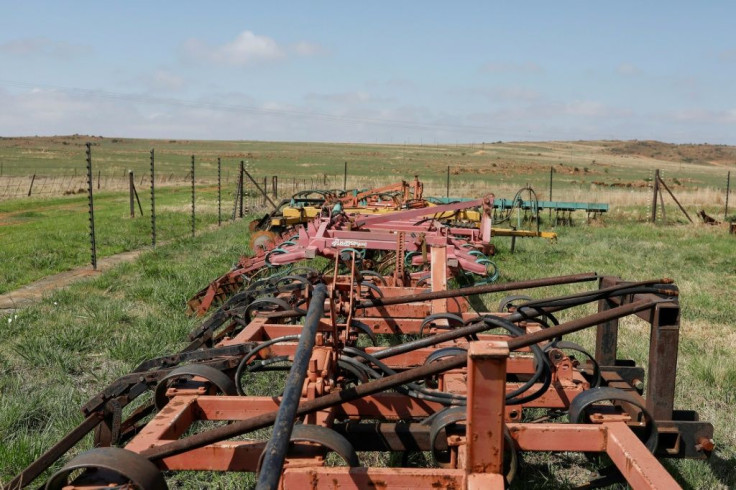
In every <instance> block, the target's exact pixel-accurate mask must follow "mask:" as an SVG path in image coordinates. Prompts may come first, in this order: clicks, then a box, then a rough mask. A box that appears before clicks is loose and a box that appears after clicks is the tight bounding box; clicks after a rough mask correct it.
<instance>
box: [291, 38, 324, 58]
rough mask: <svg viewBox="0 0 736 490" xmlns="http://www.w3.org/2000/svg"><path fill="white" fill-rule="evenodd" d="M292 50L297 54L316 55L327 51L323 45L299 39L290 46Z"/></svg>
mask: <svg viewBox="0 0 736 490" xmlns="http://www.w3.org/2000/svg"><path fill="white" fill-rule="evenodd" d="M292 50H293V51H294V52H295V53H296V54H298V55H299V56H317V55H321V54H325V53H326V52H327V50H326V49H325V48H324V46H322V45H320V44H316V43H310V42H307V41H299V42H298V43H296V44H294V45H293V46H292Z"/></svg>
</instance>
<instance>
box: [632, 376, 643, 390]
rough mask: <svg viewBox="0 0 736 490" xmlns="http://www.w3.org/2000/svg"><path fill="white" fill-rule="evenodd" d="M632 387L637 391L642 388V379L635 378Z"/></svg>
mask: <svg viewBox="0 0 736 490" xmlns="http://www.w3.org/2000/svg"><path fill="white" fill-rule="evenodd" d="M634 388H636V389H637V390H639V391H641V390H643V389H644V382H643V381H642V380H640V379H635V380H634Z"/></svg>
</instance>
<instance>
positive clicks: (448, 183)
mask: <svg viewBox="0 0 736 490" xmlns="http://www.w3.org/2000/svg"><path fill="white" fill-rule="evenodd" d="M445 197H447V198H449V197H450V166H449V165H448V166H447V196H445Z"/></svg>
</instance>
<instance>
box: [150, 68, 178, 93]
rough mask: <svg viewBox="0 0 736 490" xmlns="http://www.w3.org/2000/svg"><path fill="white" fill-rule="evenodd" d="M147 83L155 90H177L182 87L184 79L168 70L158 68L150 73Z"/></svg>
mask: <svg viewBox="0 0 736 490" xmlns="http://www.w3.org/2000/svg"><path fill="white" fill-rule="evenodd" d="M149 85H150V86H151V87H152V88H153V89H157V90H166V91H177V90H181V89H182V88H183V87H184V79H183V78H182V77H180V76H178V75H176V74H175V73H172V72H170V71H168V70H164V69H158V70H156V71H154V72H153V74H152V75H151V77H150V80H149Z"/></svg>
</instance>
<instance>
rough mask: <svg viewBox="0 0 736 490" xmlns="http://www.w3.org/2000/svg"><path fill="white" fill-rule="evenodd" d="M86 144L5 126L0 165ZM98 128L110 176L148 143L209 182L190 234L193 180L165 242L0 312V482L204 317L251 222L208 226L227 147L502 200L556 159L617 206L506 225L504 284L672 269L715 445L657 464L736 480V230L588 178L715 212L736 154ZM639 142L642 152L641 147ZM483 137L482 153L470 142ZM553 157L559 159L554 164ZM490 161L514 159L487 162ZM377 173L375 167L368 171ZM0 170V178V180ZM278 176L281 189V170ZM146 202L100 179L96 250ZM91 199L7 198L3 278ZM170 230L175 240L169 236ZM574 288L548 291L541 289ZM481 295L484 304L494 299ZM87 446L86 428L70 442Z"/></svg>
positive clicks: (146, 232) (66, 248)
mask: <svg viewBox="0 0 736 490" xmlns="http://www.w3.org/2000/svg"><path fill="white" fill-rule="evenodd" d="M85 141H86V139H85V138H82V137H78V138H72V137H68V138H61V137H60V138H38V139H35V138H29V139H24V140H19V139H0V162H2V167H3V175H5V176H7V175H9V172H11V171H12V172H17V173H15V174H12V175H15V176H16V177H19V176H27V175H29V174H28V172H37V173H38V174H39V175H41V172H42V171H41V170H39V169H44V170H43V171H44V172H48V173H52V172H54V171H55V170H56V171H58V172H61V171H62V170H63V171H64V172H65V174H64V175H66V172H68V171H69V169H72V168H77V169H78V171H79V172H80V173H81V172H83V171H84V157H83V152H84V146H83V145H84V142H85ZM64 142H66V144H64ZM94 142H95V143H99V144H98V145H97V146H95V147H93V151H94V152H95V162H98V163H99V164H100V165H101V166H102V165H103V162H104V167H102V168H104V169H107V170H108V171H109V172H111V174H112V173H113V172H114V173H115V175H117V174H118V173H121V174H122V172H124V171H125V170H126V169H127V168H134V169H135V170H136V172H137V174H138V172H141V174H142V173H144V172H145V171H146V169H147V165H148V160H147V159H148V150H149V149H150V148H151V147H156V148H157V155H158V158H159V159H158V161H159V162H160V165H161V167H160V168H161V169H162V170H161V172H162V173H163V172H164V170H163V169H164V168H165V165H170V167H166V169H167V170H166V171H167V172H169V173H172V174H174V173H175V174H176V175H181V176H184V175H185V174H186V172H187V170H188V165H189V155H190V154H191V153H192V152H196V153H197V155H198V156H197V159H198V161H201V162H202V165H203V167H202V170H201V172H200V171H199V170H198V172H197V175H198V176H201V177H202V179H203V182H202V183H200V185H199V186H198V190H197V193H198V196H199V197H198V199H197V216H198V219H199V220H200V221H198V223H197V229H198V236H197V237H196V238H194V239H191V238H188V235H189V234H190V226H191V225H190V222H189V207H188V206H189V199H190V194H189V192H190V190H189V189H188V188H187V187H186V185H181V186H173V185H172V186H169V187H165V188H162V189H161V190H160V194H158V196H159V197H158V200H157V209H158V210H159V230H160V232H159V242H160V243H163V242H166V241H169V243H163V244H162V245H161V246H159V247H158V248H157V249H156V250H149V251H147V252H145V253H144V254H143V255H142V256H141V257H140V258H139V259H138V260H137V261H135V262H133V263H129V264H124V265H120V266H118V267H117V268H115V269H114V270H112V271H110V272H107V273H105V274H103V275H101V276H99V277H97V278H95V279H93V280H89V281H86V282H83V283H78V284H75V285H73V286H72V287H70V288H69V289H67V290H64V291H59V292H56V293H54V294H52V295H50V296H49V297H48V298H46V299H45V300H44V301H43V302H41V303H40V304H38V305H36V306H32V307H29V308H26V309H23V310H21V311H19V312H17V313H15V314H14V315H13V316H11V317H7V318H0V325H2V329H3V333H4V334H5V335H4V337H5V341H4V342H2V343H1V344H0V483H1V482H7V481H9V479H10V478H12V477H13V476H14V475H15V474H17V473H18V472H19V471H20V470H21V469H22V468H23V467H24V466H26V465H27V464H28V463H29V462H31V461H32V460H33V459H34V458H36V457H37V456H38V455H40V454H41V453H42V452H43V451H44V450H46V449H48V448H49V447H50V446H51V445H52V444H53V443H54V442H56V441H57V440H58V439H59V438H60V437H62V436H63V435H64V434H65V433H66V432H67V431H68V430H70V429H71V428H72V427H73V426H75V425H76V424H77V423H78V422H79V421H81V419H82V417H81V414H80V413H79V410H78V409H79V407H80V406H81V405H82V404H83V403H84V402H86V401H87V400H88V399H89V398H90V397H91V396H93V395H94V394H95V393H97V392H98V391H99V390H100V389H101V388H103V387H104V386H106V385H107V384H108V383H109V382H111V381H112V380H114V379H115V378H116V377H118V376H120V375H122V374H126V373H128V372H130V370H131V369H132V368H133V367H135V365H136V364H138V363H139V362H140V361H142V360H144V359H148V358H151V357H155V356H159V355H163V354H165V353H174V352H176V351H178V350H180V349H181V348H182V347H183V346H184V345H185V343H184V339H185V337H186V333H187V332H188V331H189V329H190V328H191V327H192V326H193V325H194V323H195V322H197V321H196V320H193V319H191V318H189V317H187V316H186V315H185V314H184V310H185V301H186V299H187V298H188V297H190V296H191V295H192V294H193V293H194V292H196V291H197V290H198V289H199V288H201V287H202V286H204V285H205V284H206V283H208V282H209V281H210V280H211V279H213V278H214V277H215V276H217V275H219V274H220V273H222V272H224V271H225V270H227V269H229V267H230V266H231V265H232V263H233V262H235V261H236V260H237V258H238V256H239V255H240V254H242V253H244V252H246V251H247V250H246V247H247V246H246V244H247V241H248V231H247V220H245V221H236V222H235V223H233V224H232V225H229V226H225V227H222V228H221V229H218V230H214V229H213V228H212V227H211V225H213V224H214V223H216V221H217V214H216V213H217V207H216V206H217V203H216V197H215V191H214V190H213V187H212V185H211V183H209V184H208V183H206V182H204V180H207V179H210V182H211V178H212V177H213V176H214V174H213V173H212V172H211V167H205V166H204V165H205V163H204V162H207V161H209V162H216V158H217V156H218V155H219V156H221V157H222V158H223V161H225V159H227V162H228V165H230V167H229V168H230V169H231V172H232V171H234V169H235V168H236V167H235V162H237V161H239V160H240V159H248V160H249V161H250V162H253V165H254V168H255V170H253V173H254V174H255V175H257V176H265V175H275V174H279V175H281V176H284V175H288V176H290V178H294V179H297V178H301V179H305V180H306V179H321V177H320V176H321V175H322V174H324V173H328V172H330V173H329V174H328V175H332V176H333V177H332V182H338V184H339V186H340V187H341V185H342V168H343V167H342V166H343V162H344V161H346V160H348V161H349V174H350V175H349V177H350V180H349V181H348V185H349V186H358V185H361V184H364V183H365V184H367V183H369V182H373V181H376V182H377V183H388V182H392V181H395V180H398V179H400V178H405V179H409V178H411V177H412V175H413V173H414V172H415V171H416V172H418V173H419V174H420V177H421V178H422V179H423V180H426V181H427V182H428V188H430V190H434V191H435V192H433V193H435V194H436V193H442V194H444V182H445V181H444V179H445V172H446V167H447V165H452V166H453V167H452V168H453V169H459V170H458V173H454V170H453V175H452V179H453V180H452V185H453V190H454V192H453V194H455V195H459V196H463V195H471V196H472V195H475V196H477V195H478V194H479V193H480V192H482V191H483V190H484V189H485V190H488V189H491V190H493V191H494V192H496V195H498V196H499V197H512V196H513V191H514V190H515V189H516V188H517V186H521V185H523V184H525V183H527V182H529V183H532V184H533V185H535V187H537V188H538V189H539V193H540V194H544V197H546V190H547V187H545V186H546V185H547V184H546V183H545V182H546V179H548V178H549V167H550V165H554V166H555V168H556V169H557V173H555V188H554V189H555V190H558V189H559V190H560V193H559V194H558V195H555V198H557V199H561V200H562V199H565V200H580V201H595V200H599V201H601V202H611V203H612V205H613V209H612V212H611V213H609V215H608V216H605V217H604V218H603V219H601V220H599V221H595V222H593V223H591V224H590V225H588V224H585V223H584V222H583V220H581V219H578V220H576V223H577V224H576V226H573V227H560V228H558V229H557V230H556V231H557V232H558V233H559V240H558V242H557V243H548V242H547V241H544V240H533V239H523V240H520V241H519V242H518V243H517V251H516V253H515V254H511V253H510V252H509V243H508V241H507V239H498V241H497V243H498V248H499V254H498V256H497V259H496V260H497V263H498V264H499V267H500V269H501V278H500V281H513V280H521V279H530V278H537V277H543V276H553V275H558V274H569V273H575V272H585V271H591V270H595V271H597V272H599V273H601V274H613V275H620V276H622V277H624V278H625V279H632V280H643V279H650V278H656V277H665V276H666V277H672V278H673V279H674V280H675V281H676V284H677V285H678V286H679V287H680V290H681V304H682V328H681V339H680V357H679V361H678V366H677V368H678V388H677V400H676V407H677V408H683V409H693V410H697V411H698V412H699V413H700V415H701V419H702V420H708V421H711V422H712V423H713V424H714V425H715V427H716V438H715V439H716V444H717V449H716V451H715V452H714V454H713V457H712V458H711V459H710V461H708V462H697V461H668V462H666V466H667V467H668V469H669V470H670V471H671V472H672V473H673V475H674V476H675V477H676V479H677V480H678V481H679V482H680V483H681V484H682V485H683V486H684V487H685V488H694V489H700V488H734V487H736V435H735V434H736V409H735V408H734V406H736V405H735V404H736V327H734V325H735V324H736V315H735V314H734V310H733V292H734V291H736V253H735V251H736V237H734V236H733V235H728V233H727V232H726V230H725V228H723V227H707V226H704V225H689V224H688V225H685V224H670V225H668V226H664V225H651V224H648V223H645V222H644V221H645V220H646V218H647V217H648V208H647V206H648V201H649V199H650V196H651V191H650V190H648V189H646V187H631V188H628V187H616V188H608V187H607V186H603V185H600V184H595V183H594V182H597V181H604V180H606V181H610V182H623V183H626V182H645V179H646V178H647V177H648V176H651V172H652V170H653V169H654V168H664V169H665V172H666V173H665V178H667V179H670V180H669V181H670V182H674V180H673V179H674V178H675V175H677V177H676V178H677V179H678V181H679V182H680V184H679V185H673V187H674V191H675V192H676V193H677V196H678V197H679V198H680V200H681V201H682V202H683V203H684V204H685V206H686V208H687V209H688V210H689V211H691V212H692V213H691V214H694V211H695V210H696V209H698V208H700V207H703V208H705V209H706V210H707V211H708V212H709V213H711V214H714V215H715V214H716V213H722V212H723V204H724V203H723V197H724V194H723V192H722V188H723V187H725V173H726V171H727V170H728V169H729V168H730V169H734V168H736V167H734V164H733V162H731V161H730V160H727V159H726V160H724V161H725V163H724V161H720V160H719V161H715V163H714V162H713V161H701V160H699V159H698V158H697V157H696V156H693V154H691V153H687V152H685V150H687V151H690V150H689V149H685V148H680V149H678V151H682V152H685V153H683V154H684V155H686V156H683V157H682V158H683V159H690V160H691V161H682V162H676V161H673V157H672V155H669V154H668V155H666V156H667V158H668V160H658V159H657V158H656V157H654V156H652V155H645V156H642V155H634V154H620V153H617V152H611V151H610V150H611V148H620V147H619V146H607V145H614V143H613V142H610V143H606V142H597V143H586V142H577V143H539V144H531V143H526V144H522V143H518V144H512V143H495V144H490V143H486V144H485V145H473V146H472V147H471V146H469V145H468V146H464V147H455V146H439V147H433V146H410V147H403V146H401V145H393V146H392V145H362V146H358V145H327V144H297V143H278V144H277V143H258V142H180V141H177V142H163V141H155V142H151V141H141V140H120V141H117V142H113V140H112V139H109V138H105V139H104V140H99V139H96V140H94ZM570 148H573V151H572V164H571V163H570V156H571V151H570ZM607 148H608V150H607ZM623 148H624V149H626V148H627V147H623ZM696 149H697V148H696ZM670 150H672V149H670ZM727 150H728V148H727ZM636 151H640V152H641V148H638V147H637V150H636ZM657 151H660V150H657ZM662 151H664V150H662ZM672 151H674V150H672ZM713 151H715V150H713ZM477 152H485V153H481V154H474V153H477ZM49 154H50V155H52V156H51V157H49V156H48V155H49ZM249 154H250V156H248V155H249ZM709 155H710V153H709ZM169 158H170V159H169ZM557 158H559V160H558V161H559V162H563V163H562V165H563V166H562V167H560V166H559V165H558V164H555V163H554V162H555V159H557ZM494 159H495V161H499V162H502V161H503V162H508V163H504V164H503V165H502V164H501V163H497V164H496V166H495V167H494V166H493V163H494ZM576 159H577V163H576ZM586 160H587V161H592V160H596V163H595V164H593V163H590V164H589V165H588V166H587V167H588V171H587V172H586V171H585V170H584V169H585V168H586V166H585V165H584V163H583V162H584V161H586ZM62 162H66V163H62ZM131 162H135V165H140V167H135V166H134V164H133V163H131ZM165 162H167V163H165ZM575 167H577V168H578V171H577V172H575V171H574V168H575ZM24 168H25V170H23V169H24ZM207 168H210V170H207ZM64 169H66V170H64ZM564 169H567V170H564ZM376 174H381V177H380V178H376V177H375V175H376ZM59 175H61V174H59ZM103 175H104V170H103ZM291 176H293V177H291ZM335 176H337V177H335ZM284 179H286V177H282V180H281V182H282V183H283V182H284V181H285V180H284ZM504 179H505V180H504ZM616 179H618V180H616ZM2 182H3V181H2V178H1V177H0V189H2V187H3V184H2ZM558 184H559V187H558ZM282 188H283V189H284V192H287V190H288V181H286V183H285V184H282ZM496 189H500V191H498V192H497V191H496ZM229 192H232V190H230V191H229ZM231 198H232V196H231V194H227V193H225V192H223V214H224V215H225V216H228V215H229V212H230V211H231V208H232V201H231ZM141 199H142V200H143V207H144V216H143V217H139V218H134V219H131V218H129V217H128V212H129V210H128V196H127V193H120V192H117V193H115V192H101V193H99V194H98V195H97V196H96V203H97V220H98V221H97V231H98V247H99V248H100V253H101V255H109V254H114V253H117V252H120V251H125V250H133V249H138V248H141V247H144V246H146V245H147V244H148V243H149V240H150V229H149V226H150V221H149V220H150V216H149V214H148V207H147V206H148V203H147V194H145V192H141ZM734 204H735V205H736V203H734ZM86 206H87V204H86V197H85V196H84V195H83V194H82V195H72V196H59V197H53V198H30V199H17V200H11V201H5V202H0V259H1V260H0V292H5V291H9V290H12V289H15V288H16V287H18V286H20V285H22V284H26V283H28V282H30V281H32V280H34V279H37V278H40V277H43V276H45V275H48V274H51V273H53V272H58V271H61V270H66V269H69V268H72V267H76V266H81V265H84V264H85V263H88V260H89V241H88V235H87V215H86V210H87V208H86ZM667 206H668V207H667V215H668V218H669V220H670V222H671V223H672V222H673V221H674V222H679V223H685V220H684V218H683V217H682V216H678V215H677V214H676V213H677V211H676V208H675V207H674V205H673V204H672V203H671V201H668V202H667ZM718 217H719V218H722V214H720V216H718ZM177 237H180V238H181V239H179V240H174V239H175V238H177ZM571 290H572V289H571V288H562V289H557V290H545V291H544V294H545V295H551V294H553V293H558V292H569V291H571ZM533 294H539V293H538V292H535V293H533ZM484 299H485V301H486V304H488V305H489V306H492V305H495V304H496V303H497V302H498V299H499V298H498V297H496V296H491V297H487V298H484ZM590 334H591V332H583V333H581V334H578V335H576V336H575V338H574V340H576V341H579V342H581V343H583V344H584V345H586V346H587V347H591V346H592V341H593V339H592V336H591V335H590ZM647 338H648V332H647V331H646V329H645V328H642V326H641V324H637V323H634V322H631V323H629V322H626V323H624V327H623V329H622V334H621V340H620V348H621V355H622V356H624V357H630V358H632V359H635V360H637V361H639V362H642V361H644V360H645V359H646V356H647ZM644 367H646V364H644ZM89 445H90V439H89V438H88V439H86V440H85V441H84V443H83V444H82V445H81V446H80V449H79V450H80V451H81V450H84V449H86V448H89ZM589 467H590V466H589V465H588V464H587V463H586V461H585V459H584V458H583V457H580V458H578V457H573V456H570V455H560V456H540V457H537V456H534V457H525V465H524V466H523V467H522V470H521V471H522V476H521V479H520V480H519V481H518V482H517V483H516V484H515V485H514V486H515V487H516V488H568V487H570V486H571V485H573V484H574V483H580V482H582V481H583V479H584V478H585V476H586V474H587V473H586V470H585V469H586V468H589ZM581 468H582V469H581ZM169 483H170V484H171V485H172V486H173V487H175V488H203V487H213V486H215V487H222V488H242V487H243V486H248V485H251V484H252V479H251V478H249V477H246V476H243V475H227V476H220V475H211V474H207V473H185V474H181V475H177V476H176V477H174V478H172V479H170V480H169Z"/></svg>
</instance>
